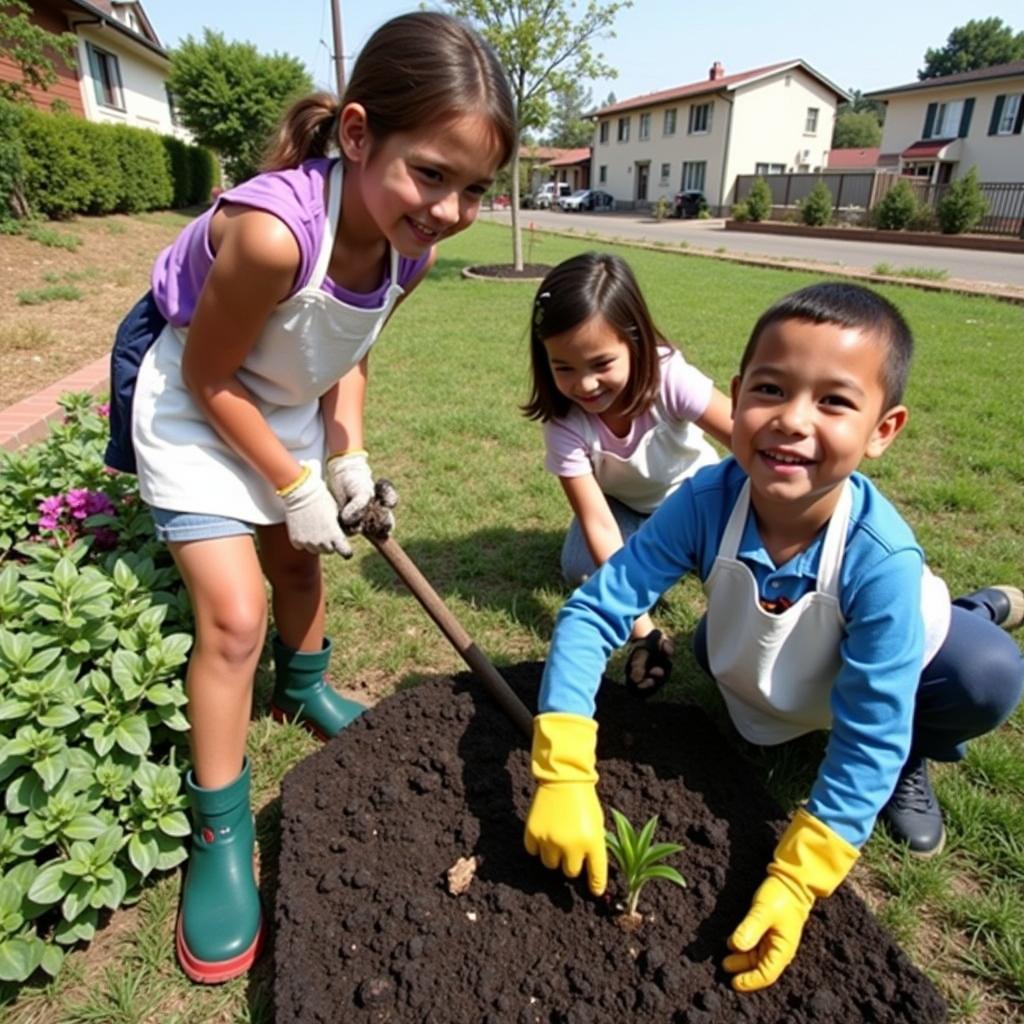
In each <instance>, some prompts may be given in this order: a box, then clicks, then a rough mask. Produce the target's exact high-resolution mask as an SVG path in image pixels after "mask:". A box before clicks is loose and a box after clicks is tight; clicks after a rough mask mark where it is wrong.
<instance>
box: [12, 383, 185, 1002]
mask: <svg viewBox="0 0 1024 1024" xmlns="http://www.w3.org/2000/svg"><path fill="white" fill-rule="evenodd" d="M62 404H63V405H64V408H65V410H66V412H67V416H68V419H67V422H66V423H65V424H63V425H61V426H58V427H55V428H54V430H53V433H52V434H51V435H50V437H49V438H48V439H47V440H46V441H45V442H43V443H41V444H40V445H36V446H34V447H32V448H29V449H27V450H26V451H23V452H16V453H13V454H4V455H3V456H2V457H0V481H2V483H3V487H2V488H0V557H2V559H3V562H4V569H3V571H2V572H0V779H2V780H3V784H4V787H5V792H4V805H3V811H2V812H0V872H2V874H0V980H2V981H8V982H12V981H13V982H19V981H24V980H25V979H26V978H28V977H29V976H30V975H31V974H32V973H33V972H34V971H35V970H36V969H37V968H39V967H42V969H43V970H45V971H46V972H47V973H49V974H50V975H54V974H56V973H57V971H58V970H59V968H60V965H61V963H62V961H63V955H64V953H63V950H64V948H65V947H68V946H71V945H73V944H75V943H76V942H79V941H88V940H89V939H91V938H92V936H93V934H94V933H95V930H96V926H97V922H98V920H99V915H100V913H101V912H102V911H103V910H105V909H114V908H116V907H118V906H120V905H121V904H123V903H125V902H126V901H129V900H132V899H133V898H136V897H137V896H138V894H139V891H140V887H141V884H142V881H143V880H144V879H145V878H146V877H147V876H148V875H150V874H151V873H152V872H154V871H166V870H170V869H171V868H174V867H175V866H176V865H178V864H180V863H181V861H182V860H184V859H185V856H186V850H185V843H184V840H185V837H186V836H187V835H188V833H189V824H188V820H187V818H186V816H185V813H184V807H185V800H184V796H183V795H182V793H181V792H180V782H181V761H182V760H183V759H184V757H183V754H184V749H185V748H184V747H183V744H182V734H183V733H184V732H185V730H186V729H187V728H188V722H187V720H186V719H185V716H184V714H183V713H182V710H181V708H182V706H183V705H184V704H185V702H186V698H185V696H184V692H183V687H182V686H181V684H180V682H179V680H178V677H179V676H180V675H181V674H182V673H183V669H184V664H185V660H186V656H187V652H188V649H189V646H190V644H191V639H190V636H189V633H188V630H189V625H190V613H189V610H188V601H187V598H186V596H185V594H184V591H183V588H182V587H181V585H180V580H179V578H178V576H177V572H176V570H175V569H174V566H173V564H171V563H170V561H169V559H168V557H167V554H166V550H165V549H164V547H163V546H162V545H160V544H158V543H157V542H156V540H155V539H154V537H153V532H152V521H151V519H150V517H149V515H148V513H147V512H146V510H145V509H144V507H143V506H142V505H141V503H140V502H139V500H138V496H137V494H136V492H135V481H134V478H131V477H126V476H117V475H111V474H109V473H108V472H107V471H106V470H105V468H104V466H103V462H102V451H103V444H104V443H105V440H106V433H107V431H106V421H105V419H104V418H103V417H102V416H101V415H100V414H99V412H98V411H97V410H96V409H94V408H93V400H92V399H91V397H90V396H88V395H79V396H72V397H70V398H66V399H64V400H63V402H62Z"/></svg>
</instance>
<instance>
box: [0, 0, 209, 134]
mask: <svg viewBox="0 0 1024 1024" xmlns="http://www.w3.org/2000/svg"><path fill="white" fill-rule="evenodd" d="M31 8H32V13H31V19H32V21H33V22H35V23H36V24H37V25H39V26H40V27H42V28H45V29H46V30H47V31H48V32H53V33H55V34H57V33H64V32H71V33H73V34H74V35H75V36H76V37H77V39H76V48H75V57H76V62H77V67H67V66H65V65H64V64H63V63H58V64H57V67H56V71H57V74H58V80H57V82H56V84H55V85H54V86H53V87H52V88H50V89H49V90H47V91H42V90H39V89H35V88H29V90H28V91H29V95H30V96H31V98H32V101H33V102H34V103H35V104H36V105H37V106H40V107H42V108H44V109H49V108H50V107H51V106H52V104H53V103H54V101H55V100H60V101H61V102H62V103H64V104H66V106H67V107H68V108H70V109H71V110H72V111H73V112H74V113H76V114H79V115H81V116H82V117H85V118H86V119H88V120H90V121H107V122H111V123H114V124H128V125H134V126H135V127H138V128H151V129H153V130H154V131H158V132H160V133H162V134H164V135H177V136H178V137H179V138H182V139H186V140H189V139H190V136H189V134H188V132H186V131H185V130H184V129H183V128H181V127H180V126H179V124H178V118H177V115H176V113H175V109H174V101H173V97H172V96H171V95H170V94H169V92H168V90H167V76H168V73H169V71H170V66H171V61H170V57H169V55H168V53H167V51H166V50H165V49H164V48H163V46H162V45H161V43H160V39H159V37H158V36H157V34H156V32H155V31H154V29H153V26H152V24H151V23H150V21H149V19H148V18H147V17H146V12H145V10H144V9H143V6H142V4H141V3H137V2H134V0H32V3H31ZM20 77H21V76H20V72H19V71H18V69H17V68H16V67H15V66H14V65H13V64H12V63H10V62H4V61H0V79H9V80H12V81H20Z"/></svg>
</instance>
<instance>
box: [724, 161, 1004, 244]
mask: <svg viewBox="0 0 1024 1024" xmlns="http://www.w3.org/2000/svg"><path fill="white" fill-rule="evenodd" d="M758 177H762V178H764V180H765V182H766V183H767V185H768V187H769V189H771V193H772V205H773V206H774V207H775V208H776V210H778V211H780V212H782V213H785V212H786V211H788V210H792V209H793V208H794V207H795V206H796V204H797V203H799V202H801V201H802V200H803V199H805V198H806V197H807V195H808V194H809V193H810V191H811V189H812V188H814V186H815V185H816V184H817V183H818V182H819V181H824V182H825V184H826V185H827V186H828V190H829V191H830V192H831V193H832V199H833V205H834V207H835V210H836V214H837V216H838V217H839V218H840V219H846V220H850V219H856V218H859V217H860V216H863V215H865V214H867V213H868V211H870V210H872V209H874V207H875V206H877V205H878V203H879V202H880V201H881V199H882V197H883V196H884V195H885V194H886V193H887V192H888V191H889V189H891V188H892V187H893V186H894V185H895V184H896V183H897V182H898V181H906V182H908V183H909V184H910V186H911V187H912V188H913V189H914V191H915V192H916V193H917V199H918V202H919V203H920V204H921V206H922V207H925V208H927V209H931V210H936V209H938V205H939V203H940V202H941V201H942V199H943V197H944V196H945V195H946V193H947V192H948V191H949V188H950V183H949V182H947V183H945V184H943V185H933V184H931V183H929V182H928V181H924V180H922V179H920V178H914V177H909V176H902V175H899V174H896V173H895V172H893V171H878V170H869V171H842V172H838V171H837V172H827V171H824V172H820V173H817V174H764V175H756V174H739V175H737V176H736V201H737V202H742V201H743V200H744V199H746V198H747V196H748V195H749V194H750V188H751V186H752V185H753V184H754V182H755V181H756V180H757V178H758ZM981 191H982V194H983V195H984V196H985V201H986V202H987V203H988V209H987V211H986V213H985V215H984V217H982V219H981V221H980V222H979V223H978V224H977V225H976V226H975V227H973V228H971V231H972V232H977V233H979V234H986V235H1011V236H1016V237H1020V238H1024V182H981Z"/></svg>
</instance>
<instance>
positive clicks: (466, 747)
mask: <svg viewBox="0 0 1024 1024" xmlns="http://www.w3.org/2000/svg"><path fill="white" fill-rule="evenodd" d="M540 670H541V666H540V665H539V664H528V665H522V666H518V667H517V668H514V669H511V670H506V671H505V673H504V674H505V676H506V678H508V679H509V681H510V683H512V685H513V686H514V687H515V688H516V689H517V690H518V691H519V692H520V694H521V695H522V697H523V699H524V700H525V701H526V703H527V706H528V707H531V708H532V707H535V706H536V703H535V694H536V688H537V685H538V683H539V679H540ZM598 720H599V721H600V723H601V734H600V742H599V756H600V764H599V768H600V771H601V782H600V784H599V792H600V794H601V797H602V800H603V802H604V804H605V807H606V808H607V807H617V808H618V809H620V810H621V811H623V812H624V813H625V814H626V816H627V817H629V818H630V820H632V821H633V822H634V823H635V824H637V825H639V824H641V823H642V822H643V821H644V820H646V819H647V818H648V817H649V816H650V815H651V814H654V813H657V814H659V815H660V818H661V826H660V828H659V830H658V838H659V839H663V840H670V839H671V840H677V841H679V842H681V843H683V844H684V846H685V849H684V850H683V852H682V853H680V854H678V855H676V857H674V858H673V859H672V863H674V864H675V865H676V866H677V867H678V868H679V870H680V871H681V872H682V873H683V875H684V876H685V877H686V879H687V883H688V887H687V888H686V889H680V888H678V887H677V886H673V885H668V884H666V883H659V882H652V883H651V884H650V885H648V887H647V888H646V889H645V890H644V892H643V895H642V897H641V909H642V910H644V911H646V914H647V920H646V922H645V923H644V925H643V926H642V928H641V929H640V930H639V931H637V932H633V933H627V932H626V931H624V930H623V929H622V928H620V927H619V926H618V925H617V924H616V917H617V914H618V911H617V909H616V906H615V905H614V902H613V901H614V898H616V897H618V896H621V891H620V887H619V880H618V878H617V875H616V873H615V871H614V869H613V870H612V878H611V883H610V886H609V888H610V893H611V895H610V896H609V897H606V898H605V899H603V900H595V899H592V898H591V897H590V896H589V895H588V894H587V893H586V887H585V884H584V883H583V881H582V880H576V881H569V880H567V879H565V878H563V877H562V875H561V874H559V873H556V872H552V871H548V870H547V869H545V868H544V867H543V866H542V865H541V864H540V861H539V859H537V858H533V857H529V856H527V854H526V853H525V851H524V849H523V844H522V829H523V822H524V820H525V817H526V811H527V808H528V806H529V800H530V796H531V794H532V791H533V782H532V779H531V777H530V772H529V756H528V751H527V747H526V742H525V740H524V738H523V737H521V736H520V735H519V734H518V733H517V732H516V731H515V729H514V727H513V726H512V725H511V724H510V723H509V722H508V720H507V719H506V718H505V717H504V716H503V714H502V713H501V712H500V711H499V710H498V709H497V707H496V706H495V705H494V704H493V703H492V702H491V701H490V700H489V699H488V698H487V696H486V694H484V693H483V692H482V690H481V689H480V687H479V684H477V683H474V682H473V680H472V679H471V678H470V677H468V676H459V677H457V678H456V680H454V682H453V681H452V680H449V679H439V680H436V681H433V682H429V683H425V684H424V685H422V686H419V687H417V688H416V689H412V690H407V691H404V692H402V693H399V694H397V695H395V696H393V697H389V698H387V699H385V700H383V701H382V702H381V703H380V704H378V705H377V706H376V707H375V708H373V709H372V710H371V711H369V712H368V713H367V714H365V715H364V716H363V717H362V718H360V719H359V720H357V721H356V722H355V723H354V724H353V725H351V726H350V727H349V728H348V729H346V730H345V732H344V733H342V735H341V736H340V737H338V738H337V739H336V740H334V741H332V742H331V743H330V744H328V745H327V746H325V747H324V748H323V749H322V750H321V751H319V752H318V753H317V754H316V755H314V756H313V757H310V758H308V759H307V760H306V761H305V762H303V763H302V764H301V765H299V766H298V767H297V768H295V769H294V770H293V771H292V772H291V774H289V775H288V777H287V778H286V780H285V783H284V789H283V795H282V823H281V824H282V828H281V832H282V850H281V862H280V880H279V889H278V894H277V913H276V920H277V934H276V943H275V958H276V962H275V968H276V969H275V976H276V992H275V995H276V1005H277V1019H278V1021H280V1022H292V1021H302V1022H310V1024H312V1022H331V1024H333V1022H341V1021H344V1022H359V1021H377V1022H383V1021H392V1022H401V1024H418V1022H431V1024H481V1022H488V1024H492V1022H493V1024H499V1022H500V1024H540V1022H543V1024H584V1022H586V1024H605V1022H607V1024H623V1022H629V1021H638V1020H643V1021H645V1022H646V1021H651V1022H666V1024H667V1022H671V1024H717V1022H721V1024H735V1022H740V1024H745V1022H755V1021H757V1022H763V1024H768V1022H772V1024H775V1022H778V1024H783V1022H785V1024H813V1022H821V1024H826V1022H827V1024H855V1022H858V1021H865V1022H868V1021H870V1022H872V1024H889V1022H892V1024H895V1022H907V1024H935V1022H941V1021H945V1020H946V1010H945V1006H944V1004H943V1001H942V999H941V998H940V996H939V994H938V992H937V991H936V990H935V988H934V987H933V986H932V984H931V983H930V982H929V981H928V979H927V978H925V977H924V975H923V974H921V973H920V972H919V971H918V970H917V969H916V968H914V967H913V965H912V964H911V963H910V962H909V961H908V960H907V958H906V956H905V955H904V954H903V953H902V952H901V951H900V950H899V949H898V948H897V946H896V945H895V943H894V942H893V940H892V938H891V937H890V936H889V935H888V934H887V933H886V932H884V931H883V930H882V929H881V928H880V927H879V925H878V924H877V923H876V922H875V921H874V919H873V918H872V917H871V914H870V913H869V911H868V910H867V908H866V906H865V905H864V904H863V902H861V901H860V900H859V899H858V898H857V897H856V896H855V895H854V894H853V892H852V891H851V890H850V889H849V887H847V886H843V887H841V888H840V891H839V892H838V893H836V895H835V896H833V897H832V898H831V899H829V900H825V901H822V902H821V903H820V904H819V905H818V906H817V907H816V909H815V911H814V913H813V914H812V916H811V919H810V921H809V922H808V925H807V928H806V930H805V932H804V939H803V943H802V944H801V947H800V951H799V954H798V955H797V958H796V960H795V961H794V963H793V964H792V965H791V967H790V968H789V970H788V971H786V973H785V974H784V975H783V977H782V978H781V979H780V981H779V982H778V983H777V984H776V985H774V986H773V987H771V988H769V989H767V990H765V991H763V992H760V993H755V994H752V995H744V996H741V995H738V994H736V993H734V992H733V991H732V989H731V988H730V987H729V983H728V976H727V975H726V974H725V973H724V972H723V971H722V970H721V968H720V966H719V963H720V961H721V959H722V956H723V955H724V954H725V952H726V949H725V940H726V936H727V935H728V934H729V933H730V932H731V931H732V929H733V928H734V927H735V926H736V925H737V924H738V923H739V921H740V920H741V919H742V917H743V915H744V913H745V912H746V910H747V909H748V907H749V905H750V898H751V896H752V895H753V892H754V890H755V889H756V887H757V886H758V884H759V883H760V882H761V880H762V879H763V877H764V869H765V866H766V864H767V863H768V861H769V859H770V856H771V852H772V849H773V847H774V844H775V841H776V838H777V835H778V832H779V831H780V829H781V827H783V825H784V821H783V818H782V814H781V811H780V809H779V807H778V806H777V805H776V804H775V803H774V802H773V801H772V800H771V799H770V798H769V797H768V796H767V794H766V793H765V792H764V790H763V789H762V788H761V786H760V785H759V783H758V781H757V780H756V776H755V774H754V773H753V772H752V770H751V769H750V767H749V766H748V765H746V764H745V763H744V762H742V761H740V760H739V759H738V758H737V755H736V754H735V753H734V751H733V750H732V749H731V748H730V746H729V744H728V743H727V742H726V741H725V740H724V739H723V738H722V737H721V735H720V734H719V733H718V732H717V730H716V729H715V727H714V726H713V725H712V724H711V722H710V721H709V720H708V718H707V717H706V716H705V715H704V713H703V712H701V711H699V710H698V709H696V708H693V707H688V706H683V705H679V704H668V703H663V704H641V703H639V702H637V701H636V700H635V699H633V698H631V697H629V695H628V694H626V693H625V691H624V689H623V687H621V686H617V685H615V684H613V683H608V684H606V685H605V686H604V687H603V690H602V693H601V698H600V701H599V706H598ZM474 855H475V856H477V857H479V858H481V860H480V863H479V866H478V867H477V870H476V875H475V877H474V878H473V880H472V882H471V884H470V885H469V888H468V890H467V891H466V892H465V893H463V894H462V895H459V896H453V895H451V894H450V893H449V890H448V883H447V879H446V872H447V870H448V869H449V868H450V867H452V865H454V864H455V862H456V861H457V860H459V858H462V857H471V856H474Z"/></svg>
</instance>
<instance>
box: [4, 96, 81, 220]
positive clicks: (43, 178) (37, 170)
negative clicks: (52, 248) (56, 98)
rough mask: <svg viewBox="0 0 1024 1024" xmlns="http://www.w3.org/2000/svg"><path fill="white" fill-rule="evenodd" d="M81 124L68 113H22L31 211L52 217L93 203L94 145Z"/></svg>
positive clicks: (62, 216) (27, 191)
mask: <svg viewBox="0 0 1024 1024" xmlns="http://www.w3.org/2000/svg"><path fill="white" fill-rule="evenodd" d="M82 124H83V122H82V121H81V119H80V118H76V117H72V116H71V115H70V114H46V113H43V112H42V111H39V110H26V111H25V113H24V115H23V121H22V129H21V138H22V142H23V144H24V148H25V164H24V167H25V171H24V173H25V185H24V187H25V197H26V199H27V201H28V205H29V207H30V208H31V209H32V210H33V211H35V212H37V213H41V214H43V215H44V216H46V217H50V218H52V219H54V220H65V219H67V218H69V217H71V216H73V215H74V214H76V213H81V212H84V211H85V210H88V209H89V208H90V205H91V203H92V199H93V195H94V192H95V188H94V184H93V179H94V177H95V173H96V172H95V164H94V162H93V147H92V146H91V145H89V144H88V143H87V142H86V137H85V132H84V131H83V130H82V129H81V125H82Z"/></svg>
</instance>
